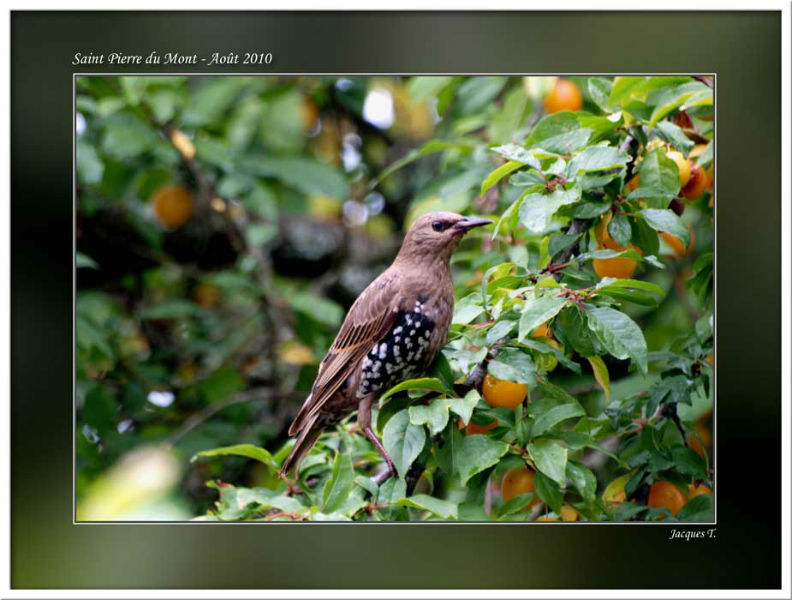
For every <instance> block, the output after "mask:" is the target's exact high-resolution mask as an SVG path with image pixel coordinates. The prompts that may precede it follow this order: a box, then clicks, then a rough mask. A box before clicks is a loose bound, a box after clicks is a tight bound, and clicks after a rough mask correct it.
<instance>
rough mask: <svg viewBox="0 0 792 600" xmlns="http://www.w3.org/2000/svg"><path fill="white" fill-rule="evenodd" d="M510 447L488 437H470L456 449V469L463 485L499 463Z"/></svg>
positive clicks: (465, 438)
mask: <svg viewBox="0 0 792 600" xmlns="http://www.w3.org/2000/svg"><path fill="white" fill-rule="evenodd" d="M508 450H509V445H508V444H507V443H505V442H501V441H499V440H494V439H492V438H490V437H487V436H486V435H480V434H477V435H468V436H465V437H463V438H462V440H461V443H459V444H457V446H456V447H455V448H454V456H453V459H454V467H455V469H456V473H457V475H458V476H459V480H460V481H461V482H462V485H465V484H467V482H468V480H469V479H470V478H471V477H473V476H474V475H476V474H477V473H481V472H482V471H484V470H485V469H487V468H489V467H491V466H492V465H495V464H497V463H498V461H499V460H500V458H501V457H502V456H503V455H504V454H506V452H508Z"/></svg>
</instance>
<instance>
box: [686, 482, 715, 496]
mask: <svg viewBox="0 0 792 600" xmlns="http://www.w3.org/2000/svg"><path fill="white" fill-rule="evenodd" d="M702 494H709V495H710V496H712V490H711V489H710V488H709V487H708V486H706V485H704V484H703V483H700V484H698V485H693V484H692V483H691V484H690V485H689V486H688V496H690V497H691V498H695V497H696V496H701V495H702Z"/></svg>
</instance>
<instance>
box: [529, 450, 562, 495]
mask: <svg viewBox="0 0 792 600" xmlns="http://www.w3.org/2000/svg"><path fill="white" fill-rule="evenodd" d="M528 454H529V455H530V456H531V459H532V460H533V461H534V464H535V465H536V468H537V469H538V470H539V471H541V472H542V473H544V474H545V475H547V476H548V477H549V478H550V479H552V480H553V481H555V482H557V483H558V484H559V485H562V486H563V485H564V482H565V481H566V466H567V449H566V448H565V447H564V446H562V445H561V444H559V443H558V442H555V441H553V440H546V439H539V440H536V441H534V442H533V443H531V444H528Z"/></svg>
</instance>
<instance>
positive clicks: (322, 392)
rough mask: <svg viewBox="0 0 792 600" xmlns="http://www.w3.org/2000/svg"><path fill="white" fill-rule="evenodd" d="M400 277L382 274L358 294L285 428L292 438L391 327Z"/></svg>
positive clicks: (398, 293)
mask: <svg viewBox="0 0 792 600" xmlns="http://www.w3.org/2000/svg"><path fill="white" fill-rule="evenodd" d="M401 297H402V294H401V278H400V277H399V274H398V273H396V272H393V271H386V272H385V273H383V274H382V275H380V276H379V277H378V278H377V279H375V280H374V281H373V282H372V283H371V284H370V285H369V286H368V287H367V288H366V289H365V290H363V292H362V293H361V294H360V296H359V297H358V299H357V300H355V303H354V304H353V305H352V308H350V309H349V312H348V313H347V316H346V319H344V323H343V325H341V330H340V331H339V332H338V335H337V336H336V339H335V341H334V342H333V345H332V346H331V347H330V350H329V351H328V352H327V356H325V357H324V359H322V363H321V364H320V365H319V373H318V375H317V376H316V381H315V382H314V385H313V389H312V390H311V395H310V396H308V399H307V400H306V401H305V404H303V406H302V408H300V412H299V413H297V416H296V417H295V418H294V422H293V423H292V424H291V427H289V434H290V435H294V434H295V433H297V432H298V431H300V429H302V426H303V424H304V423H306V422H310V421H311V418H310V417H312V416H313V415H315V414H317V413H318V412H319V410H320V409H321V407H322V405H323V404H324V403H325V402H326V401H327V400H328V398H330V397H331V396H332V395H333V394H334V393H335V392H336V391H337V390H338V388H340V387H341V386H342V385H343V383H344V382H345V381H346V380H347V378H348V377H349V376H350V375H352V374H353V373H354V372H355V369H356V368H357V367H358V365H359V364H360V361H361V360H363V358H364V357H365V356H366V354H368V352H369V351H370V350H371V348H372V346H374V344H375V343H376V342H378V341H379V340H380V339H382V337H384V336H385V335H386V334H387V333H388V332H389V331H390V330H391V328H392V327H393V324H394V322H395V320H396V316H397V315H398V313H399V310H400V303H401V299H402V298H401Z"/></svg>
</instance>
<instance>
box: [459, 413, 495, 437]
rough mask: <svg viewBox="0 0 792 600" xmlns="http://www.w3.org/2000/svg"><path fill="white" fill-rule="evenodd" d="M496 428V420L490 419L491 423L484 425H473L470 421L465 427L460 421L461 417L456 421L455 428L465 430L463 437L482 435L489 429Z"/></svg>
mask: <svg viewBox="0 0 792 600" xmlns="http://www.w3.org/2000/svg"><path fill="white" fill-rule="evenodd" d="M497 426H498V420H497V419H492V421H490V422H489V423H487V424H486V425H478V424H476V423H474V422H473V420H472V419H471V420H470V421H469V422H468V424H467V425H465V423H464V421H462V418H461V417H460V419H459V420H458V421H457V428H458V429H464V430H465V435H478V434H482V433H487V432H488V431H489V430H490V429H494V428H495V427H497Z"/></svg>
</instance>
